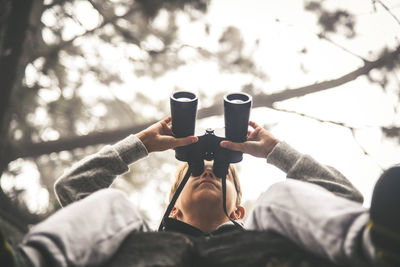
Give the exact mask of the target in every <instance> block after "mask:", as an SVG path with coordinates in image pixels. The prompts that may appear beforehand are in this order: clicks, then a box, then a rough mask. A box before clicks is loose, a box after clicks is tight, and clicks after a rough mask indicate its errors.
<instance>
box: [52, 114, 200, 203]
mask: <svg viewBox="0 0 400 267" xmlns="http://www.w3.org/2000/svg"><path fill="white" fill-rule="evenodd" d="M170 121H171V117H168V118H166V119H164V120H162V121H159V122H157V123H155V124H153V125H152V126H150V127H149V128H147V129H145V130H143V131H141V132H140V133H138V134H136V135H130V136H128V137H126V138H125V139H123V140H122V141H119V142H118V143H116V144H114V145H107V146H105V147H104V148H102V149H101V150H100V151H99V152H97V153H95V154H93V155H90V156H88V157H86V158H84V159H82V160H81V161H79V162H77V163H76V164H74V165H73V166H72V167H71V168H70V169H68V170H67V171H65V172H64V174H63V175H62V176H61V177H60V178H58V180H57V181H56V183H55V185H54V189H55V192H56V196H57V198H58V201H59V202H60V204H61V206H66V205H68V204H69V203H71V202H74V201H76V200H79V199H82V198H84V197H86V196H88V195H89V194H91V193H93V192H95V191H97V190H99V189H102V188H106V187H109V186H110V185H111V184H112V183H113V181H114V180H115V178H116V177H117V176H118V175H121V174H123V173H125V172H127V171H128V170H129V167H128V165H129V164H131V163H133V162H135V161H137V160H139V159H141V158H144V157H146V156H147V155H148V153H151V152H154V151H164V150H167V149H172V148H175V147H178V146H184V145H188V144H190V143H193V142H196V141H197V137H193V136H191V137H185V138H174V137H172V132H171V126H170V125H169V123H170Z"/></svg>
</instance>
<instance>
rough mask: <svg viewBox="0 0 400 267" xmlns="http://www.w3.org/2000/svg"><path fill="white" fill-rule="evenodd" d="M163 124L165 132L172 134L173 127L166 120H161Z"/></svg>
mask: <svg viewBox="0 0 400 267" xmlns="http://www.w3.org/2000/svg"><path fill="white" fill-rule="evenodd" d="M161 126H162V128H163V133H164V134H167V135H172V127H170V126H168V124H167V123H166V122H165V121H162V122H161Z"/></svg>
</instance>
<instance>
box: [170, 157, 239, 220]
mask: <svg viewBox="0 0 400 267" xmlns="http://www.w3.org/2000/svg"><path fill="white" fill-rule="evenodd" d="M212 165H213V162H210V161H205V162H204V171H203V173H202V174H201V175H200V176H197V177H194V176H191V177H190V178H189V180H188V182H187V183H186V185H185V187H184V188H183V190H182V192H181V194H180V196H179V198H178V201H177V204H176V207H177V208H179V209H180V210H181V211H182V213H183V214H185V212H186V214H189V213H192V212H196V210H198V211H199V212H200V213H201V211H202V210H203V209H215V210H216V211H217V212H221V213H222V214H223V209H222V179H221V178H217V177H216V176H215V174H214V173H213V171H212ZM236 198H237V192H236V188H235V184H234V181H233V177H232V174H231V172H229V173H228V175H227V177H226V209H227V212H228V214H230V213H231V212H232V211H233V210H234V209H235V207H236Z"/></svg>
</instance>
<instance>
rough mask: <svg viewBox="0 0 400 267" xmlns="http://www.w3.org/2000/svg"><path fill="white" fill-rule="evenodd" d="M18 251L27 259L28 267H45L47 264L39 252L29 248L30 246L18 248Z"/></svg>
mask: <svg viewBox="0 0 400 267" xmlns="http://www.w3.org/2000/svg"><path fill="white" fill-rule="evenodd" d="M20 250H21V251H22V253H23V254H24V256H25V257H26V258H27V259H29V264H31V265H30V266H33V267H46V266H47V263H46V260H45V258H44V257H43V255H42V254H41V253H40V252H39V250H37V249H35V248H33V247H30V246H20Z"/></svg>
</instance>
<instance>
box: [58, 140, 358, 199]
mask: <svg viewBox="0 0 400 267" xmlns="http://www.w3.org/2000/svg"><path fill="white" fill-rule="evenodd" d="M147 155H148V152H147V149H146V147H145V146H144V145H143V143H142V142H141V141H140V140H139V139H138V138H137V137H136V136H135V135H130V136H128V137H126V138H125V139H123V140H122V141H120V142H118V143H116V144H114V145H107V146H105V147H104V148H102V149H101V150H100V151H99V152H97V153H95V154H93V155H91V156H88V157H86V158H84V159H82V160H81V161H79V162H78V163H76V164H74V165H73V166H72V167H71V168H70V169H69V170H67V171H66V172H65V173H64V174H63V175H62V176H61V177H60V178H59V179H58V180H57V181H56V183H55V192H56V196H57V198H58V201H59V202H60V204H61V205H62V206H66V205H68V204H70V203H72V202H74V201H77V200H79V199H82V198H84V197H86V196H88V195H89V194H91V193H93V192H95V191H97V190H99V189H102V188H107V187H109V186H110V185H111V184H112V183H113V181H114V180H115V178H116V177H117V176H118V175H121V174H123V173H125V172H127V171H128V170H129V167H128V165H129V164H131V163H133V162H135V161H137V160H139V159H141V158H144V157H146V156H147ZM267 162H268V163H270V164H273V165H275V166H276V167H278V168H279V169H281V170H282V171H284V172H285V173H286V174H287V178H292V179H296V180H300V181H305V182H310V183H313V184H317V185H319V186H322V187H324V188H325V189H327V190H329V191H331V192H333V193H334V194H336V195H338V196H341V197H344V198H347V199H349V200H353V201H357V202H361V203H362V202H363V196H362V194H361V193H360V192H359V191H358V190H357V189H356V188H355V187H354V186H353V185H352V184H351V182H350V181H349V180H347V179H346V177H344V176H343V175H342V174H341V173H340V172H339V171H337V170H336V169H334V168H332V167H329V166H325V165H322V164H320V163H319V162H317V161H316V160H314V159H313V158H312V157H310V156H308V155H303V154H301V153H299V152H298V151H296V150H295V149H293V148H292V147H290V146H289V145H288V144H287V143H285V142H280V143H279V144H278V145H276V146H275V148H274V149H273V150H272V152H271V153H270V154H269V155H268V157H267Z"/></svg>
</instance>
